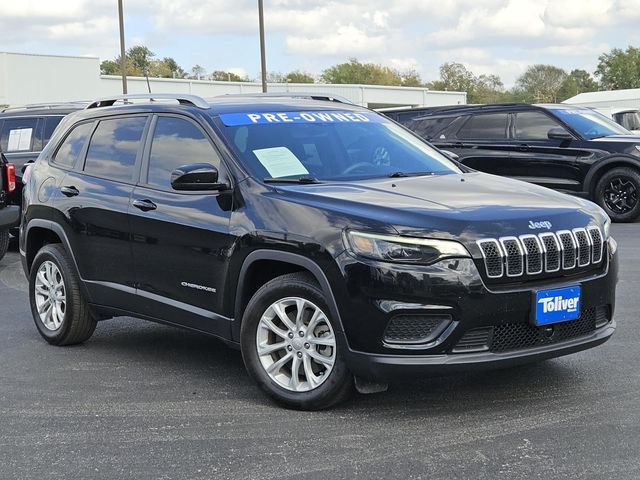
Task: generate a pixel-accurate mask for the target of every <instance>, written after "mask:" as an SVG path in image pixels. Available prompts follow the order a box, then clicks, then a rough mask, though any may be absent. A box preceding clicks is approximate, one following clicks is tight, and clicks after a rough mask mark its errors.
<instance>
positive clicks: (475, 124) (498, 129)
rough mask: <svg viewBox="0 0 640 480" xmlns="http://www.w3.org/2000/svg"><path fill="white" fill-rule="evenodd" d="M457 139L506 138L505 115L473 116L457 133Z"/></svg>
mask: <svg viewBox="0 0 640 480" xmlns="http://www.w3.org/2000/svg"><path fill="white" fill-rule="evenodd" d="M458 138H469V139H475V140H501V139H505V138H507V114H506V113H490V114H484V115H474V116H473V117H471V118H470V119H469V120H468V121H467V122H466V123H465V124H464V126H463V127H462V129H461V130H460V131H459V132H458Z"/></svg>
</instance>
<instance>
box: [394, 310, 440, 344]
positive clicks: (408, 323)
mask: <svg viewBox="0 0 640 480" xmlns="http://www.w3.org/2000/svg"><path fill="white" fill-rule="evenodd" d="M450 323H451V317H450V316H449V315H396V316H395V317H393V318H392V319H391V320H389V323H388V325H387V328H386V330H385V332H384V341H385V342H387V343H427V342H430V341H432V340H433V339H435V337H437V336H438V335H440V333H442V331H443V330H444V329H445V328H446V327H447V326H448V325H449V324H450Z"/></svg>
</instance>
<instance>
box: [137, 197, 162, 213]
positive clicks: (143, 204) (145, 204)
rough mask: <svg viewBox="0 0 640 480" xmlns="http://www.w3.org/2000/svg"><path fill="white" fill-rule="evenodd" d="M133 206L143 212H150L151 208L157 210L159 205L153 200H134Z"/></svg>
mask: <svg viewBox="0 0 640 480" xmlns="http://www.w3.org/2000/svg"><path fill="white" fill-rule="evenodd" d="M133 206H134V207H136V208H138V209H140V210H142V211H143V212H148V211H149V210H155V209H156V208H158V206H157V205H156V204H155V203H153V202H152V201H151V200H134V201H133Z"/></svg>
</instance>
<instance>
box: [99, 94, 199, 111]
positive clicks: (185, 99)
mask: <svg viewBox="0 0 640 480" xmlns="http://www.w3.org/2000/svg"><path fill="white" fill-rule="evenodd" d="M129 100H149V101H150V102H153V101H156V100H176V101H177V102H178V103H179V104H180V105H192V106H194V107H198V108H202V109H208V108H210V107H211V105H209V104H208V103H207V101H206V100H205V99H204V98H202V97H198V96H197V95H181V94H175V93H134V94H130V95H115V96H112V97H105V98H99V99H97V100H94V101H93V102H91V103H90V104H89V105H87V107H86V108H87V109H89V108H99V107H111V106H113V104H114V103H116V102H118V101H122V102H124V103H125V104H126V103H133V102H129Z"/></svg>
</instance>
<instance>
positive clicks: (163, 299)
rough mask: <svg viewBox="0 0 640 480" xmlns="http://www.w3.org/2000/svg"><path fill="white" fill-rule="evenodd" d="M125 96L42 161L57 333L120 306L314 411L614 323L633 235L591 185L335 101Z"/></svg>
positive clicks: (35, 207)
mask: <svg viewBox="0 0 640 480" xmlns="http://www.w3.org/2000/svg"><path fill="white" fill-rule="evenodd" d="M149 98H152V99H153V100H154V101H153V102H148V101H145V102H144V103H140V100H148V99H149ZM122 99H123V98H121V97H119V98H111V99H106V100H99V101H96V102H94V103H92V104H91V105H89V107H88V108H87V109H86V110H83V111H82V112H78V113H74V114H71V115H69V116H68V117H66V118H65V119H64V120H63V123H62V124H61V125H60V127H59V128H58V130H56V133H55V134H54V137H53V138H52V140H51V142H50V143H49V145H47V147H46V148H45V150H44V151H43V152H42V154H41V155H40V157H39V159H38V160H37V161H36V163H35V164H34V166H33V167H31V168H30V169H29V176H28V177H29V178H28V179H27V182H26V185H25V190H24V216H23V221H22V223H21V234H20V253H21V256H22V262H23V267H24V270H25V272H26V275H27V276H28V278H29V298H30V302H31V310H32V313H33V319H34V321H35V325H36V327H37V329H38V331H39V333H40V334H41V335H42V336H43V337H44V338H45V339H46V341H47V342H49V343H51V344H54V345H69V344H74V343H79V342H83V341H85V340H87V339H88V338H89V337H90V336H91V335H92V333H93V331H94V329H95V328H96V324H97V321H99V320H104V319H107V318H110V317H114V316H120V315H133V316H137V317H141V318H145V319H148V320H152V321H157V322H162V323H167V324H171V325H176V326H181V327H185V328H189V329H193V330H196V331H199V332H203V333H206V334H210V335H213V336H216V337H218V338H220V339H222V340H224V341H225V342H227V343H228V344H229V345H232V346H235V347H237V348H240V349H241V351H242V356H243V359H244V362H245V365H246V367H247V370H248V371H249V373H250V374H251V376H252V377H253V378H254V379H255V381H256V382H257V383H258V385H260V387H261V388H262V389H263V390H264V391H265V392H267V393H268V394H269V395H270V396H272V397H273V398H275V399H276V400H277V401H279V402H280V403H282V404H284V405H287V406H290V407H294V408H306V409H317V408H323V407H327V406H330V405H332V404H334V403H336V402H338V401H340V400H341V399H342V398H344V397H345V395H347V394H348V393H349V391H350V390H351V389H352V388H353V385H354V382H355V386H356V387H357V388H358V389H359V390H361V391H363V390H369V391H371V389H373V388H374V385H379V384H381V383H383V382H386V381H389V380H393V379H395V378H398V376H400V375H413V376H417V375H424V374H429V373H432V372H446V371H455V370H462V369H471V368H481V367H495V366H508V365H517V364H521V363H525V362H532V361H539V360H543V359H547V358H551V357H557V356H560V355H566V354H570V353H573V352H577V351H580V350H584V349H587V348H591V347H594V346H596V345H599V344H601V343H603V342H605V341H606V340H607V339H609V337H610V336H611V335H612V334H613V332H614V330H615V321H614V320H613V314H614V307H615V288H616V281H617V268H618V267H617V254H616V251H617V247H616V242H615V241H614V240H613V239H612V238H610V236H609V227H610V222H609V219H608V218H607V215H606V214H605V213H604V211H603V210H602V209H601V208H600V207H598V206H597V205H595V204H593V203H591V202H589V201H587V200H583V199H579V198H575V197H570V196H568V195H563V194H561V193H557V192H554V191H552V190H548V189H545V188H542V187H538V186H535V185H527V184H523V183H521V182H516V181H513V180H510V179H506V178H500V177H495V176H492V175H486V174H484V173H480V172H474V171H471V170H470V169H467V168H466V167H464V166H459V165H457V164H456V163H454V162H453V161H451V160H450V159H449V158H447V157H446V156H445V155H443V154H442V153H441V152H439V151H438V150H436V149H434V148H433V147H431V146H430V145H428V144H427V143H426V142H424V141H423V140H422V139H420V138H419V137H417V136H415V135H414V134H412V133H411V132H409V131H408V130H406V129H404V128H403V127H401V126H400V125H397V124H396V123H394V122H392V121H390V120H389V119H388V118H386V117H384V116H382V115H379V114H376V113H375V112H372V111H370V110H367V109H364V108H361V107H357V106H354V105H351V104H347V103H342V102H339V101H335V100H334V101H328V100H314V99H310V98H291V97H286V96H282V97H276V96H258V95H253V96H228V97H224V98H217V99H214V100H212V101H211V102H207V101H205V100H203V99H201V98H199V97H192V96H177V97H175V96H170V95H153V96H145V95H138V96H128V97H124V100H126V104H125V105H117V106H116V105H115V104H116V102H117V101H118V100H122ZM175 100H177V103H175ZM354 379H355V380H354ZM365 387H366V388H365Z"/></svg>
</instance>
